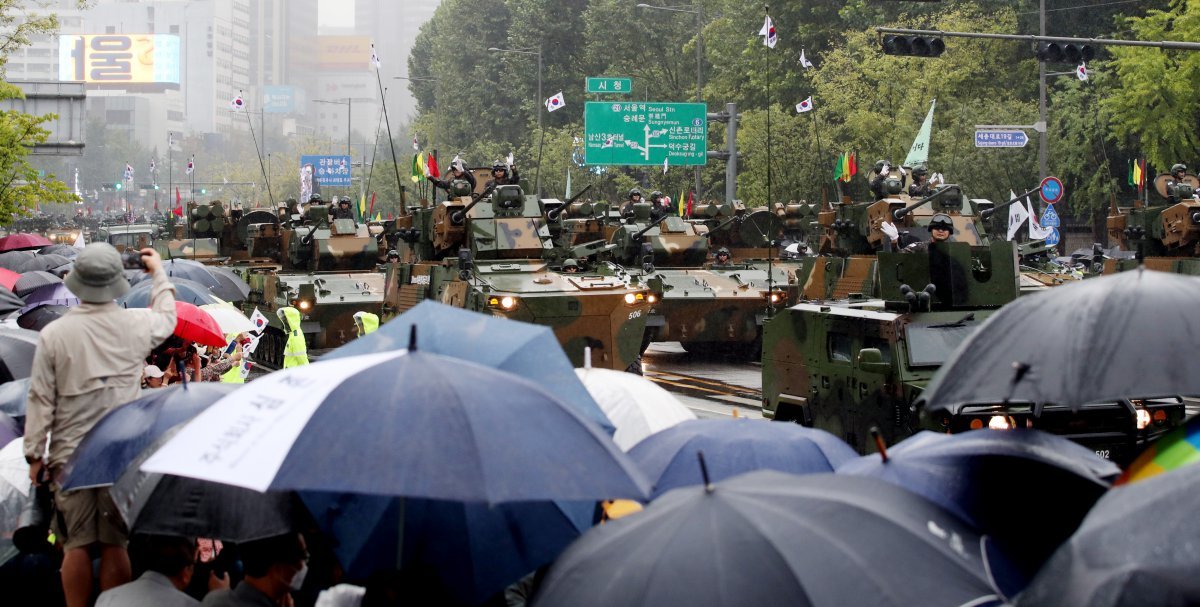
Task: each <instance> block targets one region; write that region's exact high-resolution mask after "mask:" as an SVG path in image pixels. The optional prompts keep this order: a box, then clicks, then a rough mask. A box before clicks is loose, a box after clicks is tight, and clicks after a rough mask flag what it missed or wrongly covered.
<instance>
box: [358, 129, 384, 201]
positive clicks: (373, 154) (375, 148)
mask: <svg viewBox="0 0 1200 607" xmlns="http://www.w3.org/2000/svg"><path fill="white" fill-rule="evenodd" d="M381 126H383V112H382V111H381V112H379V121H378V122H377V123H376V124H375V145H373V146H371V168H370V169H369V170H368V171H367V189H366V191H364V192H363V196H366V195H367V194H368V193H369V192H370V191H371V178H372V177H374V176H375V157H376V156H378V155H379V127H381Z"/></svg>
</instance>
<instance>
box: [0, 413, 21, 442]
mask: <svg viewBox="0 0 1200 607" xmlns="http://www.w3.org/2000/svg"><path fill="white" fill-rule="evenodd" d="M19 436H21V424H18V423H17V420H15V419H13V418H12V416H10V415H9V414H7V413H0V445H7V444H8V443H9V441H11V440H12V439H14V438H17V437H19Z"/></svg>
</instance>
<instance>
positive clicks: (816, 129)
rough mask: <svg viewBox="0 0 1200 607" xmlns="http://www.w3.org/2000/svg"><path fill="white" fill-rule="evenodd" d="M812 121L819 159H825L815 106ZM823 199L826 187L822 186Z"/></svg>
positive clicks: (839, 187)
mask: <svg viewBox="0 0 1200 607" xmlns="http://www.w3.org/2000/svg"><path fill="white" fill-rule="evenodd" d="M812 120H813V136H815V137H816V139H817V158H824V157H825V149H824V148H823V147H821V123H820V122H818V121H817V108H816V106H815V105H814V106H813V109H812ZM817 166H820V164H818V165H817ZM838 190H839V192H840V191H841V186H838ZM821 198H825V186H821Z"/></svg>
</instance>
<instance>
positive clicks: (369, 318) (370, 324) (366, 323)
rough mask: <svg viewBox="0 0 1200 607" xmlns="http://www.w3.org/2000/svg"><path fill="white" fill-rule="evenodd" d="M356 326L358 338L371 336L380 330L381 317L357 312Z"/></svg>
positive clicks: (355, 317)
mask: <svg viewBox="0 0 1200 607" xmlns="http://www.w3.org/2000/svg"><path fill="white" fill-rule="evenodd" d="M354 326H355V327H358V336H359V337H362V336H363V335H369V334H371V333H374V332H375V329H378V328H379V315H378V314H372V313H370V312H355V313H354Z"/></svg>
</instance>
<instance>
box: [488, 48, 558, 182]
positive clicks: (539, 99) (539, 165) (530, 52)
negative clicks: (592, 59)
mask: <svg viewBox="0 0 1200 607" xmlns="http://www.w3.org/2000/svg"><path fill="white" fill-rule="evenodd" d="M488 52H490V53H516V54H518V55H537V61H538V78H537V100H536V102H537V104H538V107H537V113H538V115H537V121H538V134H539V136H540V137H541V139H542V141H545V134H546V131H544V130H542V105H543V103H542V102H543V101H545V97H543V96H542V46H541V45H540V44H539V45H538V47H537V50H536V51H535V50H533V49H508V48H496V47H494V46H493V47H490V48H488ZM533 187H534V189H535V190H537V196H538V198H541V197H542V142H539V143H538V160H537V169H536V172H535V173H534V186H533Z"/></svg>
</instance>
